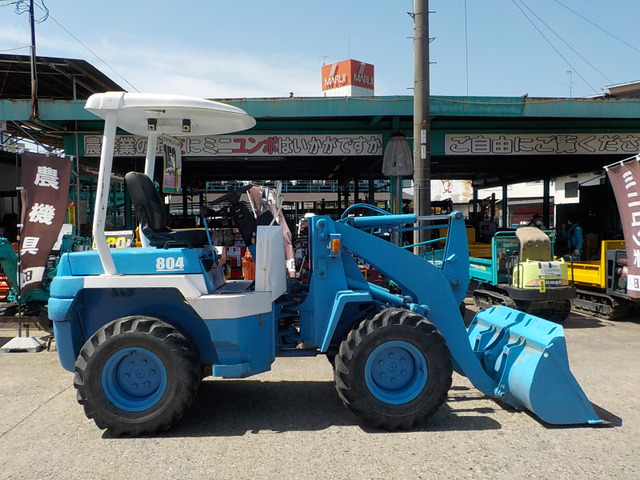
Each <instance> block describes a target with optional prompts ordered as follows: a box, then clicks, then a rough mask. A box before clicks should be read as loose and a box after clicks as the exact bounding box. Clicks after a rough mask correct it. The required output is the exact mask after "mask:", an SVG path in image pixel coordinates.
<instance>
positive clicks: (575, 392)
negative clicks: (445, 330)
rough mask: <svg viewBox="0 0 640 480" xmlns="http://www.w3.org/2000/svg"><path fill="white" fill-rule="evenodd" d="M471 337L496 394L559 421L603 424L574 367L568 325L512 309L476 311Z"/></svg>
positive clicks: (540, 416) (469, 331)
mask: <svg viewBox="0 0 640 480" xmlns="http://www.w3.org/2000/svg"><path fill="white" fill-rule="evenodd" d="M468 333H469V341H470V342H471V346H472V348H473V350H474V352H475V353H476V354H477V355H478V357H479V358H480V361H481V363H482V364H483V367H484V369H485V371H486V372H487V374H488V375H489V376H490V377H492V378H493V380H494V381H496V382H497V387H496V389H495V392H494V393H495V398H497V399H499V400H501V401H503V402H505V403H507V404H509V405H511V406H513V407H516V408H526V409H528V410H530V411H531V412H533V413H534V414H536V415H537V416H538V417H539V418H540V419H541V420H543V421H544V422H547V423H550V424H556V425H573V424H603V423H607V422H605V421H604V420H602V419H600V418H599V417H598V415H597V414H596V412H595V411H594V409H593V407H592V405H591V403H590V402H589V400H588V399H587V396H586V395H585V393H584V392H583V391H582V388H580V385H578V382H577V381H576V379H575V377H574V376H573V374H572V373H571V371H570V370H569V359H568V357H567V347H566V342H565V337H564V330H563V328H562V327H561V326H560V325H558V324H557V323H553V322H550V321H547V320H544V319H542V318H539V317H536V316H533V315H530V314H527V313H524V312H520V311H518V310H514V309H512V308H508V307H503V306H499V307H492V308H489V309H488V310H482V311H480V312H478V313H477V314H476V316H475V317H474V319H473V321H472V322H471V325H470V326H469V330H468Z"/></svg>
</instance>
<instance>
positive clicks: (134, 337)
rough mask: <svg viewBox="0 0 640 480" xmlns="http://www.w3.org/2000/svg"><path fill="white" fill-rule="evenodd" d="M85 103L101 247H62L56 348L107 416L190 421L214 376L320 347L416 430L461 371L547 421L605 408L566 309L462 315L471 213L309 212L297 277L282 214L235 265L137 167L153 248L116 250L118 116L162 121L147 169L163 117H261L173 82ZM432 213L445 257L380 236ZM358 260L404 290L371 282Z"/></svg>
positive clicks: (140, 123)
mask: <svg viewBox="0 0 640 480" xmlns="http://www.w3.org/2000/svg"><path fill="white" fill-rule="evenodd" d="M86 108H87V109H88V110H89V111H91V112H93V113H95V114H96V115H98V116H99V117H101V118H103V119H104V120H105V133H104V142H103V147H102V148H103V150H102V156H101V163H100V171H99V184H98V192H97V199H96V202H97V204H96V208H95V210H94V211H95V212H96V214H95V218H94V220H93V236H94V239H95V242H96V246H97V250H96V251H90V252H76V253H69V254H65V255H64V256H63V257H62V259H61V261H60V266H59V270H58V275H57V276H56V277H55V279H54V280H53V283H52V286H51V297H50V300H49V315H50V317H51V319H52V321H53V323H54V329H55V336H56V342H57V346H58V353H59V358H60V361H61V363H62V365H63V367H64V368H65V369H67V370H70V371H73V372H75V377H74V386H75V388H76V389H77V394H78V401H79V403H80V404H82V405H83V407H84V410H85V413H86V415H87V416H88V417H89V418H92V419H94V421H95V423H96V424H97V426H98V427H100V428H104V429H107V430H108V431H109V432H110V433H111V434H113V435H130V436H138V435H149V434H154V433H156V432H159V431H162V430H165V429H167V428H169V427H171V426H172V425H174V424H175V423H176V422H177V421H178V420H179V419H180V417H181V416H182V415H183V413H184V412H185V411H186V410H187V409H188V408H189V406H190V404H191V403H192V402H193V400H194V398H195V396H196V394H197V392H198V387H199V385H200V381H201V379H202V378H203V377H204V376H207V375H213V376H215V377H223V378H244V377H249V376H251V375H256V374H259V373H261V372H265V371H267V370H269V369H270V368H271V364H272V363H273V362H274V360H275V359H276V357H277V356H301V355H318V354H324V355H327V357H329V359H330V360H331V361H332V362H333V364H334V378H335V385H336V390H337V393H338V395H339V397H340V398H341V399H342V400H343V402H344V404H345V405H346V406H347V407H348V408H349V409H350V410H351V411H352V412H354V413H355V414H356V415H357V416H358V417H359V418H360V419H361V421H362V422H363V423H364V424H367V425H370V426H373V427H378V428H382V429H388V430H394V429H399V428H402V429H404V428H410V427H412V426H413V425H415V424H416V423H419V422H422V421H424V420H425V419H427V418H428V417H430V416H431V415H433V414H434V413H435V412H436V411H437V410H438V408H439V407H440V406H441V405H442V403H444V402H445V401H446V399H447V392H448V390H449V388H450V386H451V381H452V373H453V371H456V372H458V373H460V374H462V375H465V376H467V377H468V378H469V379H470V380H471V382H472V383H473V385H474V386H475V387H476V388H478V389H479V390H480V391H482V392H483V393H484V394H486V395H487V396H489V397H491V398H494V399H497V400H498V401H500V402H503V403H505V404H507V405H511V406H513V407H515V408H518V409H528V410H530V411H531V412H533V413H534V414H535V415H537V416H538V417H539V418H540V419H541V420H542V421H544V422H548V423H553V424H599V423H603V421H602V420H601V419H600V418H598V416H597V415H596V413H595V412H594V410H593V408H592V406H591V404H590V403H589V401H588V399H587V398H586V396H585V394H584V392H583V391H582V389H581V388H580V386H579V385H578V383H577V381H576V380H575V378H574V377H573V375H572V374H571V372H570V370H569V365H568V359H567V352H566V347H565V340H564V334H563V331H562V327H561V326H560V325H557V324H554V323H551V322H548V321H546V320H543V319H540V318H537V317H534V316H532V315H528V314H525V313H522V312H519V311H517V310H514V309H510V308H506V307H497V308H492V309H489V310H485V311H482V312H480V313H479V314H478V315H477V316H476V318H475V319H474V320H473V322H472V324H471V326H470V328H469V329H467V328H466V327H465V324H464V321H463V318H462V316H461V314H460V312H459V309H458V306H459V305H460V303H461V302H462V301H463V299H464V297H465V294H466V291H467V286H468V281H469V260H468V250H467V238H466V233H465V224H464V219H463V217H462V215H461V214H460V213H459V212H454V213H452V214H450V215H445V216H433V217H422V218H418V217H417V216H415V215H410V214H407V215H391V214H387V213H386V212H385V213H384V214H380V212H375V213H376V214H375V215H370V216H361V217H352V216H346V217H345V218H342V219H341V220H338V221H335V220H332V219H331V218H330V217H328V216H322V215H318V216H314V217H311V218H309V258H310V262H309V265H310V266H309V273H308V283H307V284H304V285H303V284H299V283H298V284H296V282H295V281H294V280H292V279H289V278H288V276H287V271H286V266H285V254H284V252H285V249H284V241H283V235H282V228H281V227H280V226H278V225H277V224H276V223H275V221H274V222H271V223H269V224H268V225H260V224H258V225H256V227H255V229H256V232H255V243H254V244H252V245H250V246H249V247H250V249H251V250H252V254H253V257H254V259H255V281H246V280H226V279H225V277H224V275H222V272H221V269H220V265H219V263H218V259H217V255H216V252H215V250H214V248H213V246H212V245H211V236H210V235H209V231H208V230H207V229H204V230H203V229H200V230H186V231H184V230H183V231H175V230H171V229H169V228H168V227H167V226H166V224H165V218H164V217H163V214H162V213H161V212H160V211H158V208H159V207H158V202H157V200H158V198H157V192H155V190H154V189H148V187H149V183H150V180H151V179H150V178H147V179H146V180H145V179H144V178H138V179H137V180H139V181H141V182H143V183H144V185H146V186H144V185H143V186H142V187H140V188H139V189H138V190H139V191H144V192H146V196H147V197H148V198H147V199H145V200H142V201H140V200H139V199H138V200H134V202H133V203H134V208H135V210H136V213H137V216H138V220H139V222H140V230H141V232H142V235H143V236H144V237H145V239H146V240H145V241H144V242H143V243H144V244H146V246H144V247H142V248H123V249H109V248H108V246H107V244H106V242H105V241H104V235H102V232H103V230H104V224H105V216H106V205H107V197H108V187H109V179H110V173H111V166H112V161H113V145H114V138H115V133H116V128H117V127H120V128H122V129H124V130H126V131H128V132H130V133H132V134H138V135H147V136H149V142H148V144H149V149H150V153H149V154H148V155H147V161H146V165H145V173H146V176H147V177H148V176H149V172H153V162H154V160H155V146H156V141H157V138H158V135H159V133H160V132H163V133H166V134H169V135H179V136H185V135H209V134H220V133H225V132H231V131H238V130H243V129H247V128H251V127H252V126H253V125H254V123H255V121H254V120H253V119H252V118H251V117H250V116H248V115H246V113H245V112H244V111H242V110H240V109H237V108H234V107H231V106H228V105H223V104H219V103H215V102H210V101H206V100H200V99H193V98H189V97H178V96H170V95H147V94H137V93H122V92H108V93H104V94H96V95H93V96H92V97H90V98H89V99H88V101H87V105H86ZM185 125H188V127H189V128H184V126H185ZM149 126H153V128H151V129H150V128H149ZM134 176H135V177H138V175H134ZM134 181H135V180H134ZM419 220H428V221H431V222H432V223H434V224H437V225H438V227H441V226H442V224H443V223H445V224H446V225H445V226H446V227H447V228H448V234H447V242H446V245H445V251H444V255H443V256H442V261H440V262H438V263H437V264H435V263H431V262H429V261H427V260H424V259H422V258H420V257H418V256H416V255H414V254H413V253H411V252H409V251H406V250H404V249H403V248H401V247H399V246H396V245H394V244H392V243H390V242H389V241H388V240H387V239H385V238H384V236H383V235H380V232H387V231H389V229H391V230H393V229H400V228H401V229H406V228H408V226H411V225H417V224H418V221H419ZM251 238H253V237H251ZM359 261H365V262H367V263H369V264H370V265H372V266H373V267H374V268H376V269H377V270H378V271H379V272H382V273H383V274H384V275H385V276H387V277H388V278H389V279H391V280H392V281H393V282H394V284H395V285H396V286H397V288H398V289H399V290H400V293H399V294H398V293H392V292H391V291H389V290H388V289H385V288H382V287H380V286H378V285H375V284H372V283H369V282H367V281H366V279H365V278H364V276H363V274H362V272H361V270H360V269H359V267H358V262H359Z"/></svg>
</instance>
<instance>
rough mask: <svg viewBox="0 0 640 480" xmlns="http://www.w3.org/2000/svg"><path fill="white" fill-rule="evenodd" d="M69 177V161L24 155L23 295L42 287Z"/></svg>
mask: <svg viewBox="0 0 640 480" xmlns="http://www.w3.org/2000/svg"><path fill="white" fill-rule="evenodd" d="M70 175H71V162H70V161H69V159H68V158H60V157H54V156H51V157H47V156H46V155H38V154H33V153H25V154H24V155H22V173H21V182H22V186H23V188H24V189H23V190H22V220H21V223H22V225H23V227H22V231H21V234H20V250H19V252H20V267H21V268H20V270H21V276H20V280H21V282H20V294H21V295H23V294H24V293H26V292H28V291H29V290H33V289H35V288H41V286H42V276H43V274H44V270H45V266H46V264H47V260H48V259H49V254H50V253H51V249H52V248H53V245H54V243H55V242H56V240H57V238H58V234H59V233H60V229H61V228H62V224H63V223H64V218H65V215H66V211H67V197H68V195H69V182H70Z"/></svg>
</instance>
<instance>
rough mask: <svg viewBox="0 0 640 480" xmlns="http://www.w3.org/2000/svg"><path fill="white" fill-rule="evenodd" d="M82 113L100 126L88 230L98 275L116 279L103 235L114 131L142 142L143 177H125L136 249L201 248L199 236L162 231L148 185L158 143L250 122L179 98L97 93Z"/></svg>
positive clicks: (217, 106)
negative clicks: (136, 228)
mask: <svg viewBox="0 0 640 480" xmlns="http://www.w3.org/2000/svg"><path fill="white" fill-rule="evenodd" d="M85 108H86V109H87V110H88V111H90V112H92V113H94V114H95V115H97V116H98V117H100V118H103V119H104V121H105V126H104V137H103V144H102V152H101V155H100V167H99V171H98V188H97V192H96V206H95V210H94V211H95V215H94V218H93V228H92V233H93V239H94V242H95V245H96V250H97V251H98V256H99V258H100V264H101V266H102V271H103V273H104V274H105V275H109V276H111V275H117V274H118V269H117V268H116V264H115V262H114V259H113V256H112V252H111V251H110V250H111V249H110V248H109V246H108V244H107V241H106V238H105V235H104V230H105V223H106V214H107V202H108V198H109V183H110V177H111V171H112V166H113V151H114V144H115V136H116V129H117V128H121V129H123V130H125V131H127V132H129V133H131V134H134V135H141V136H145V137H147V138H148V141H147V153H146V161H145V168H144V173H140V174H134V175H130V176H129V180H128V184H129V183H131V187H132V189H131V192H132V200H133V202H134V205H136V214H137V215H138V217H139V218H140V219H141V241H142V245H143V246H145V247H148V246H156V247H158V246H161V245H162V244H163V243H164V245H165V246H170V245H172V244H173V245H176V246H177V245H178V244H181V246H184V245H191V246H192V247H196V246H203V245H205V244H206V243H207V239H206V232H204V231H201V230H200V231H195V230H187V231H176V232H173V231H171V230H170V229H168V228H167V225H166V212H165V211H164V205H162V202H161V201H160V199H159V195H158V192H157V191H156V190H155V187H154V186H153V182H151V178H152V177H153V171H154V168H155V161H156V147H157V144H158V139H159V138H162V135H169V136H180V137H188V136H194V135H213V134H223V133H229V132H232V131H239V130H246V129H248V128H251V127H253V126H254V125H255V123H256V121H255V119H254V118H253V117H251V116H249V115H247V114H246V113H245V112H244V111H243V110H241V109H239V108H236V107H233V106H230V105H225V104H222V103H217V102H212V101H209V100H204V99H198V98H192V97H184V96H181V95H156V94H142V93H125V92H106V93H98V94H94V95H92V96H91V97H90V98H89V99H88V100H87V103H86V106H85ZM143 177H146V179H145V178H143ZM133 197H135V198H133ZM160 207H161V208H160Z"/></svg>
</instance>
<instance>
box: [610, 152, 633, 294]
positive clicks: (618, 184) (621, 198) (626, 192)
mask: <svg viewBox="0 0 640 480" xmlns="http://www.w3.org/2000/svg"><path fill="white" fill-rule="evenodd" d="M606 170H607V175H608V176H609V180H610V181H611V185H612V186H613V192H614V194H615V196H616V203H617V204H618V210H620V220H621V221H622V231H623V233H624V242H625V245H626V248H627V269H628V274H627V295H629V296H630V297H633V298H640V163H638V160H637V157H634V159H633V160H631V161H627V162H621V163H617V164H615V165H611V166H609V167H606Z"/></svg>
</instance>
